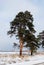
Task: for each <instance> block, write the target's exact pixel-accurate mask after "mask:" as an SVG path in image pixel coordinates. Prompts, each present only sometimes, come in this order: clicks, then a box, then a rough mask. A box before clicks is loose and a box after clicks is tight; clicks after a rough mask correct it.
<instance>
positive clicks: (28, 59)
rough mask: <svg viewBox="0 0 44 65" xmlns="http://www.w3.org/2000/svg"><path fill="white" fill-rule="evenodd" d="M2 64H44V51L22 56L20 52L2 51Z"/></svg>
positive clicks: (0, 60) (0, 63)
mask: <svg viewBox="0 0 44 65" xmlns="http://www.w3.org/2000/svg"><path fill="white" fill-rule="evenodd" d="M0 65H44V52H42V53H37V54H36V55H33V56H31V55H29V54H28V53H27V54H25V55H23V56H22V57H20V56H19V53H18V52H0Z"/></svg>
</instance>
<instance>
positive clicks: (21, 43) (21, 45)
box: [20, 40, 23, 56]
mask: <svg viewBox="0 0 44 65" xmlns="http://www.w3.org/2000/svg"><path fill="white" fill-rule="evenodd" d="M22 48H23V42H22V40H20V56H22Z"/></svg>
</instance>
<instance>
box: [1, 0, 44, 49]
mask: <svg viewBox="0 0 44 65" xmlns="http://www.w3.org/2000/svg"><path fill="white" fill-rule="evenodd" d="M26 10H28V11H30V12H31V14H32V15H33V18H34V21H33V23H34V26H35V30H36V31H37V32H36V35H38V34H39V32H41V31H42V30H44V0H0V50H12V46H13V44H12V43H13V42H17V41H16V38H15V37H12V38H10V37H9V36H8V35H7V31H8V30H9V27H10V26H9V25H10V22H11V21H12V20H13V19H14V18H15V15H16V14H17V13H18V12H20V11H26Z"/></svg>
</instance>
